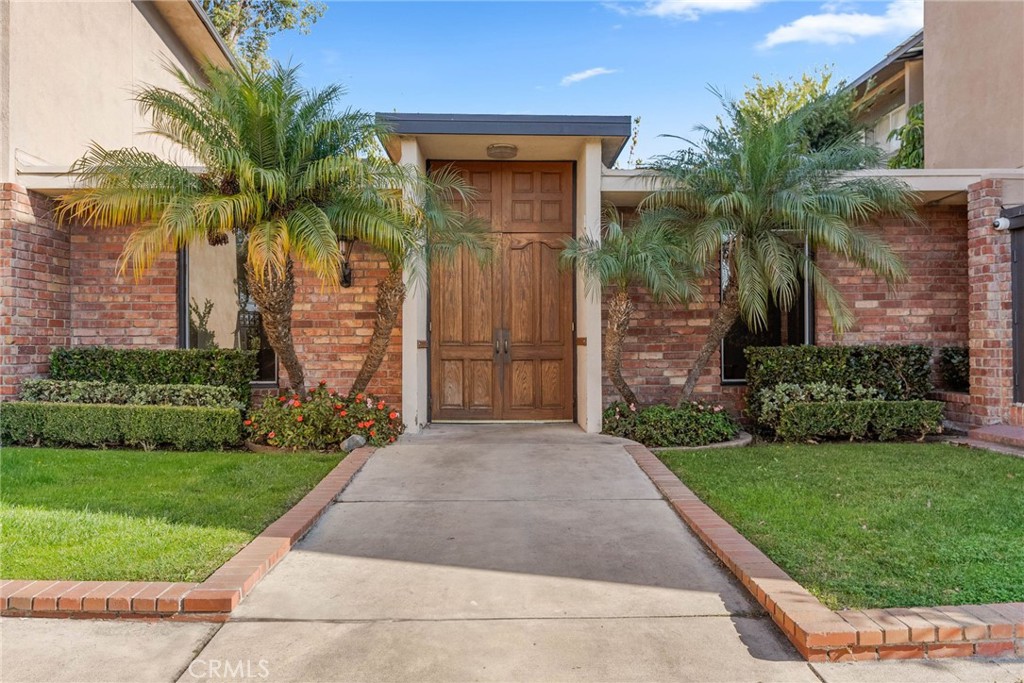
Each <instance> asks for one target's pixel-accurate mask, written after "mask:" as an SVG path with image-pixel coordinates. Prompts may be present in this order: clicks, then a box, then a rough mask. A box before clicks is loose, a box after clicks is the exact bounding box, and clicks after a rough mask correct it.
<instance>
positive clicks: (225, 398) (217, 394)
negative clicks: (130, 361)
mask: <svg viewBox="0 0 1024 683" xmlns="http://www.w3.org/2000/svg"><path fill="white" fill-rule="evenodd" d="M21 400H22V401H30V402H32V403H39V402H44V403H108V404H117V405H124V404H130V405H147V406H160V405H163V406H196V407H199V408H233V409H235V410H243V409H244V408H245V405H244V404H243V403H242V402H241V401H239V400H238V399H237V398H235V396H234V395H233V394H232V392H231V389H230V388H228V387H225V386H219V387H215V386H209V385H205V384H122V383H120V382H79V381H75V380H55V379H27V380H25V381H24V382H22V384H21Z"/></svg>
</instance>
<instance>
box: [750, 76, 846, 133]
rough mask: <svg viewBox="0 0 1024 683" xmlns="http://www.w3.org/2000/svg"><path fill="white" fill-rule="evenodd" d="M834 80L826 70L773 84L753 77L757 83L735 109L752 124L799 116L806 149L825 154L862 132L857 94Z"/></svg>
mask: <svg viewBox="0 0 1024 683" xmlns="http://www.w3.org/2000/svg"><path fill="white" fill-rule="evenodd" d="M833 76H834V74H833V73H832V69H831V67H827V66H826V67H822V68H821V69H819V70H817V71H816V72H814V73H813V74H808V73H805V74H803V75H802V76H801V77H800V78H799V79H795V78H791V79H788V80H785V81H783V80H776V81H775V82H773V83H766V82H765V81H764V80H763V79H762V78H761V76H760V75H759V74H754V83H753V84H752V85H750V86H749V87H748V88H747V90H746V92H745V93H744V94H743V97H741V98H740V99H739V100H738V101H737V102H736V108H737V109H738V111H739V112H741V113H742V114H743V116H744V117H746V118H748V119H752V120H756V119H758V118H761V119H765V120H768V121H779V120H781V119H784V118H786V117H789V116H793V115H795V114H798V113H799V114H800V115H801V123H802V126H801V127H802V133H803V137H804V142H805V144H806V147H807V149H809V150H811V151H817V150H823V149H826V148H827V147H828V146H829V145H832V144H834V143H836V142H841V141H842V140H844V139H845V138H847V137H849V136H850V135H852V134H854V133H856V132H858V131H859V126H858V125H857V123H856V122H855V119H856V107H855V106H854V93H853V91H852V90H848V89H847V88H846V84H845V83H843V82H840V83H837V84H835V85H833V84H832V81H833Z"/></svg>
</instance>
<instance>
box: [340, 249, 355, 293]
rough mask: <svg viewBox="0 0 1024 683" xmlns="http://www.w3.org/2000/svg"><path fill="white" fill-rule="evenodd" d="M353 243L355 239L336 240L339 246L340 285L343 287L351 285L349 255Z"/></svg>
mask: <svg viewBox="0 0 1024 683" xmlns="http://www.w3.org/2000/svg"><path fill="white" fill-rule="evenodd" d="M355 243H356V241H355V239H344V238H342V239H340V240H338V246H339V247H340V248H341V286H342V287H345V288H348V287H351V286H352V263H351V260H350V259H349V257H350V256H351V255H352V247H354V246H355Z"/></svg>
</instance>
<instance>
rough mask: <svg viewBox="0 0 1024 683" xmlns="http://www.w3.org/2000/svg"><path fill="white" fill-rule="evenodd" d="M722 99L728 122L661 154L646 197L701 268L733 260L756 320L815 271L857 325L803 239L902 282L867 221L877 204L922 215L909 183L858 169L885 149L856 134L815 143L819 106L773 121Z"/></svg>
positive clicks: (844, 321)
mask: <svg viewBox="0 0 1024 683" xmlns="http://www.w3.org/2000/svg"><path fill="white" fill-rule="evenodd" d="M723 106H724V107H725V108H726V111H727V113H728V115H729V121H728V123H723V124H720V125H719V126H718V127H715V128H711V127H707V126H704V127H701V128H699V129H698V130H699V131H700V133H701V134H702V137H701V139H700V140H699V141H698V142H689V141H687V142H689V145H690V146H689V147H686V148H684V149H683V150H681V151H679V152H677V153H676V154H673V155H669V156H665V157H661V158H660V159H658V161H657V162H656V163H655V165H654V170H656V171H658V172H659V173H660V174H661V176H662V177H663V179H664V182H663V185H662V187H661V188H660V189H658V190H657V191H655V192H654V194H653V195H652V196H651V197H650V198H649V199H648V200H647V205H648V206H649V207H654V208H656V210H657V211H658V212H660V214H661V215H660V219H662V220H664V221H666V222H667V223H668V224H670V225H672V226H673V227H674V228H675V229H677V230H679V231H680V232H681V233H682V234H683V236H684V238H685V240H686V242H687V243H688V244H689V245H690V249H691V254H692V258H693V260H694V263H695V264H697V266H698V269H700V268H701V267H703V269H704V270H710V269H712V268H717V266H718V264H719V262H720V260H724V262H725V263H726V264H727V266H728V273H729V277H730V281H735V282H736V286H737V288H738V307H739V316H740V317H741V318H742V320H743V321H744V322H745V323H746V324H747V326H748V327H749V328H751V329H753V330H760V329H762V328H763V327H764V326H765V325H766V324H767V318H768V312H769V308H770V303H774V304H776V305H777V306H778V307H779V308H780V309H781V310H789V309H790V308H791V306H792V304H793V303H794V301H795V300H796V298H797V296H798V295H799V293H800V292H801V290H802V287H803V283H804V282H805V281H809V282H810V284H811V286H812V287H813V290H814V292H815V294H816V296H817V297H818V300H820V301H822V302H823V303H824V304H825V306H826V307H827V308H828V311H829V314H830V316H831V319H832V323H833V327H834V328H835V329H836V330H837V331H843V330H845V329H848V328H849V326H850V325H851V324H852V323H853V320H854V316H853V311H852V310H851V309H850V307H849V305H848V304H847V302H846V300H845V299H844V297H843V296H842V294H841V293H840V291H839V290H838V289H837V288H836V287H835V286H834V285H833V284H832V283H831V282H830V281H829V279H828V277H827V275H826V274H825V273H824V272H823V271H821V270H820V269H819V268H818V266H817V265H816V263H815V261H814V259H812V258H811V257H810V256H809V255H808V252H807V251H806V249H805V247H809V248H810V250H811V252H818V253H821V252H831V253H833V254H837V255H838V256H840V257H842V258H843V259H845V260H848V261H851V262H852V263H855V264H856V265H858V266H860V267H862V268H865V269H867V270H869V271H871V272H872V273H875V274H876V275H878V276H879V277H881V278H883V279H884V280H885V281H886V282H888V283H889V284H892V285H895V284H896V283H899V282H902V281H904V280H905V279H906V277H907V274H906V270H905V269H904V267H903V265H902V262H901V261H900V259H899V258H898V256H897V255H896V254H895V253H894V252H893V251H892V249H891V248H890V247H889V245H887V244H886V243H885V242H884V241H883V240H882V239H881V238H879V237H877V236H875V235H873V234H871V233H869V232H867V231H866V230H863V229H862V227H861V226H863V225H864V224H865V223H867V222H869V221H870V220H872V219H873V218H875V217H878V216H880V215H891V216H896V217H900V218H903V219H906V220H916V214H915V210H914V208H913V201H912V200H913V194H912V192H911V191H910V189H909V187H908V186H907V185H906V184H905V183H903V182H902V181H900V180H898V179H896V178H891V177H879V176H869V175H856V174H851V171H858V170H866V169H875V168H878V167H879V166H881V165H882V156H881V151H880V150H878V149H877V148H874V147H870V146H868V145H865V144H864V142H863V140H861V139H860V137H859V136H857V135H847V136H844V137H841V138H840V139H837V140H836V141H834V142H832V143H831V144H829V145H827V146H826V147H824V148H822V149H816V150H809V151H808V150H806V144H805V125H806V124H807V122H808V121H809V120H810V117H811V116H812V113H813V111H812V109H813V108H804V109H801V110H799V111H798V112H796V113H794V114H792V115H790V116H786V117H784V118H782V119H779V120H767V119H765V118H764V117H760V116H754V117H750V116H746V115H744V113H743V112H742V111H741V109H740V107H739V105H737V104H736V103H733V102H729V101H727V100H725V99H723ZM723 254H724V259H721V258H720V257H721V256H723Z"/></svg>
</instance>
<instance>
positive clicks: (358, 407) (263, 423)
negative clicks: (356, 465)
mask: <svg viewBox="0 0 1024 683" xmlns="http://www.w3.org/2000/svg"><path fill="white" fill-rule="evenodd" d="M245 430H246V436H247V438H249V439H250V440H251V441H253V442H256V443H262V444H267V445H270V446H277V447H279V448H291V449H295V450H318V451H326V450H333V449H336V448H338V447H339V446H341V442H342V441H344V440H345V439H347V438H348V437H349V436H351V435H352V434H361V435H363V436H364V437H366V442H367V443H369V444H371V445H373V446H386V445H387V444H389V443H393V442H394V441H395V439H397V438H398V437H399V435H400V434H401V433H402V432H403V431H405V425H404V424H403V423H402V416H401V415H400V414H399V412H398V411H397V410H395V409H394V408H390V407H388V405H387V404H386V403H385V402H384V401H382V400H381V399H379V398H377V397H375V396H369V395H364V394H357V395H356V396H354V397H351V398H349V397H345V396H342V395H341V394H338V393H337V392H335V391H334V390H333V389H328V388H327V386H326V384H325V383H324V382H321V383H320V384H319V386H317V387H316V388H315V389H313V390H312V391H310V392H309V395H308V396H307V397H306V399H305V400H301V399H300V398H299V396H298V394H292V395H290V396H278V397H276V398H275V397H270V398H268V399H266V400H265V401H264V402H263V405H262V406H261V407H260V408H258V409H257V410H255V411H253V412H252V413H250V415H249V419H247V420H246V421H245Z"/></svg>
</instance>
